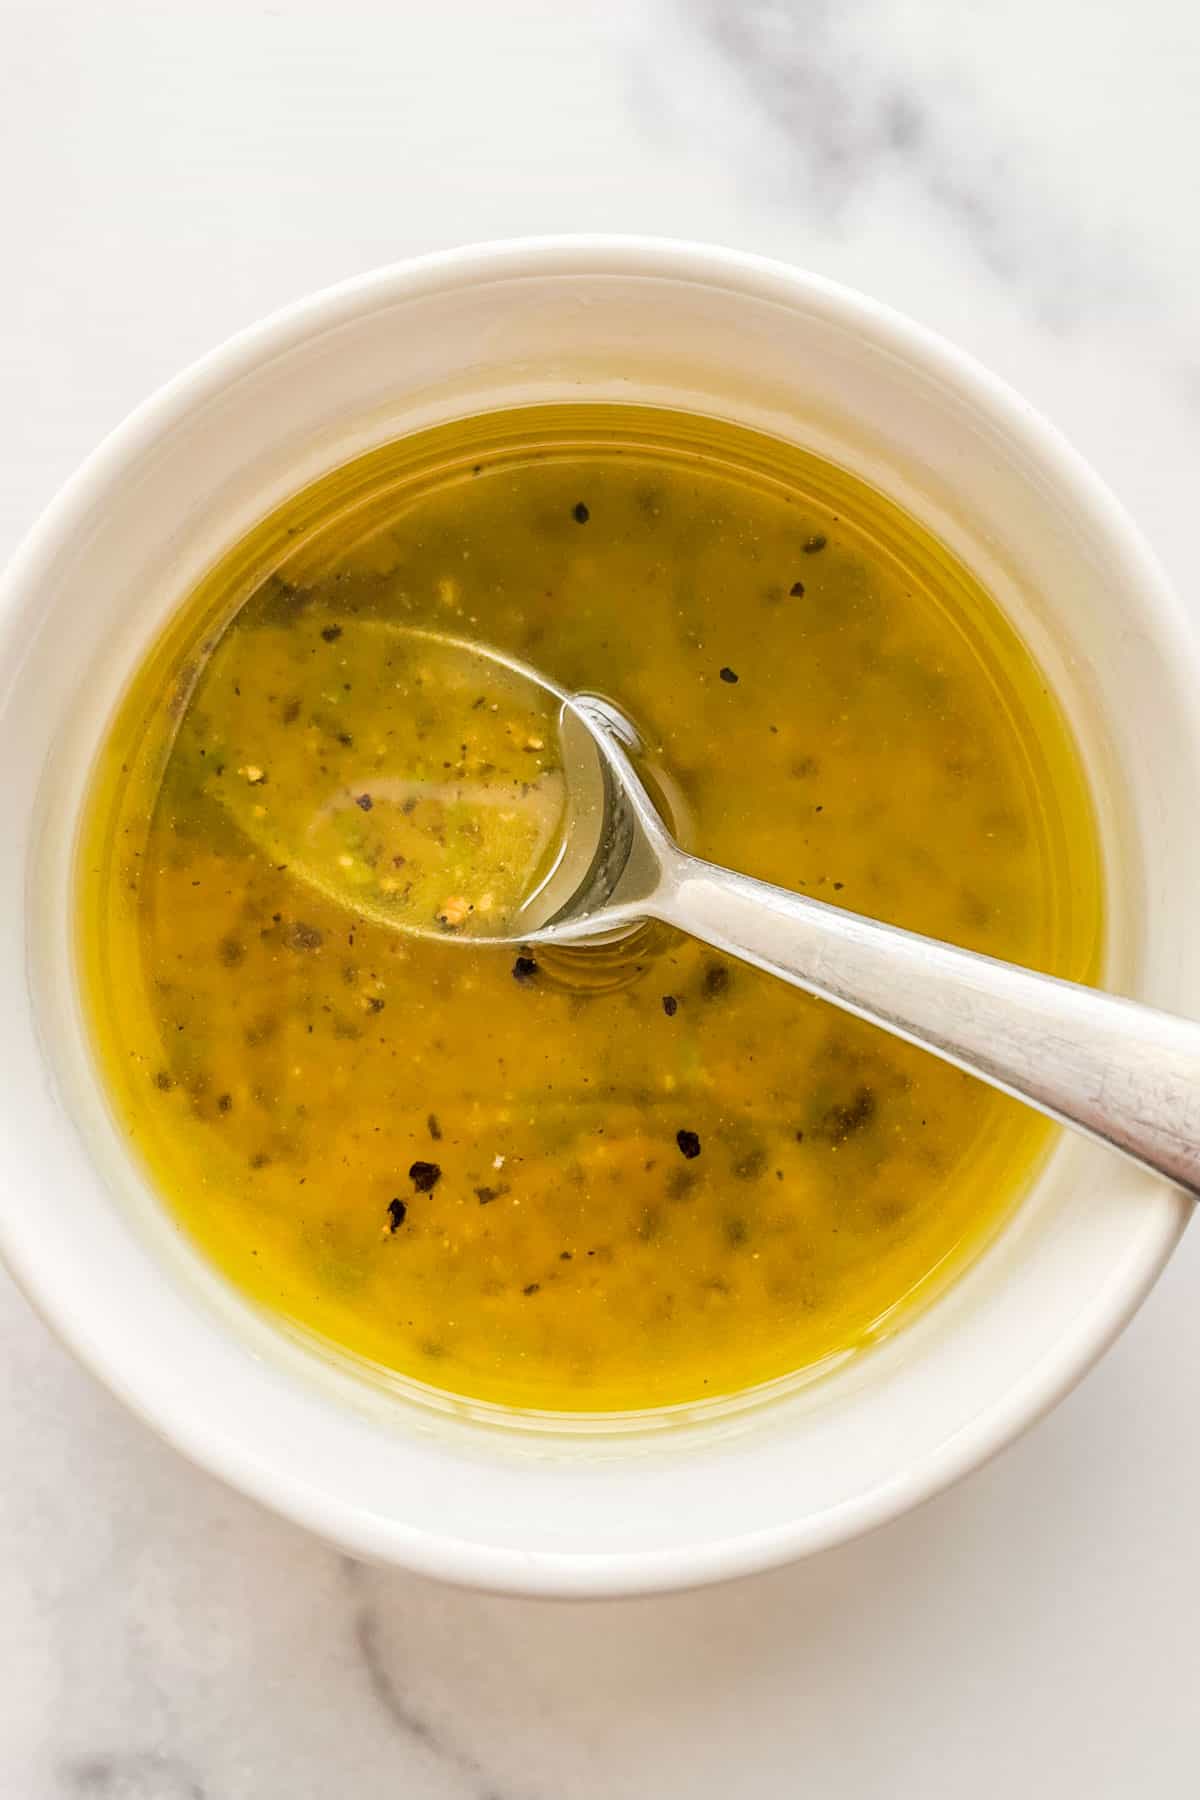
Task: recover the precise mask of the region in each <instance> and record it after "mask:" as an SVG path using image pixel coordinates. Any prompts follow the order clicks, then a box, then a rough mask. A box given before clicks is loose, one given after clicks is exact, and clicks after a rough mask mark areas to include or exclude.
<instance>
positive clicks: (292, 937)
mask: <svg viewBox="0 0 1200 1800" xmlns="http://www.w3.org/2000/svg"><path fill="white" fill-rule="evenodd" d="M283 941H284V943H285V944H286V945H287V947H288V949H289V950H319V949H320V948H321V945H322V944H323V943H324V942H325V933H324V932H323V931H321V930H320V929H319V928H318V927H317V926H316V925H306V924H305V923H304V921H303V919H297V920H296V921H295V922H294V924H291V925H289V926H288V928H287V930H286V931H285V932H284V934H283Z"/></svg>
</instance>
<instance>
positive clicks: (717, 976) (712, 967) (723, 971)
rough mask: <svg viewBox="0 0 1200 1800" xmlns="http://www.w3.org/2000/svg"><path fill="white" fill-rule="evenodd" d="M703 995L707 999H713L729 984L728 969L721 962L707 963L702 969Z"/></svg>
mask: <svg viewBox="0 0 1200 1800" xmlns="http://www.w3.org/2000/svg"><path fill="white" fill-rule="evenodd" d="M702 985H703V989H704V996H705V998H706V999H707V1000H715V999H716V998H717V995H718V994H723V993H724V992H725V990H726V988H727V987H728V986H729V970H728V969H727V968H726V967H725V965H724V964H723V963H709V965H708V967H707V969H705V971H704V981H703V984H702Z"/></svg>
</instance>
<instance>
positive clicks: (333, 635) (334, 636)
mask: <svg viewBox="0 0 1200 1800" xmlns="http://www.w3.org/2000/svg"><path fill="white" fill-rule="evenodd" d="M341 635H342V628H341V626H340V625H325V626H323V627H322V629H321V636H322V637H323V638H324V639H325V642H326V643H327V644H336V643H337V641H338V639H339V638H340V637H341Z"/></svg>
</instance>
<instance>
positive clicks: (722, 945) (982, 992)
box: [238, 622, 1200, 1196]
mask: <svg viewBox="0 0 1200 1800" xmlns="http://www.w3.org/2000/svg"><path fill="white" fill-rule="evenodd" d="M375 629H376V630H378V631H379V633H380V634H381V639H382V637H383V636H386V637H387V638H388V639H389V640H390V641H393V642H401V641H404V642H407V643H408V644H409V645H410V646H411V647H414V648H417V649H420V650H421V651H423V652H427V653H430V654H432V653H433V652H434V651H435V650H436V651H437V652H438V653H439V654H440V655H442V656H443V657H444V658H449V659H450V660H449V662H448V663H447V665H446V671H445V672H446V673H447V678H448V679H449V678H450V677H454V678H455V679H457V680H458V685H459V686H460V687H461V688H462V690H463V691H464V692H465V693H468V694H475V693H476V692H477V683H478V681H481V680H487V679H490V680H492V681H494V682H497V683H499V684H500V685H499V686H498V687H497V688H496V690H495V691H496V692H497V693H498V694H501V695H503V696H505V697H508V698H512V699H514V700H515V699H516V698H517V696H518V695H519V694H520V693H521V691H522V690H521V686H520V684H521V683H522V682H529V683H532V684H533V689H534V690H536V695H537V696H538V703H539V704H540V705H542V707H543V708H544V709H545V711H546V716H547V717H548V718H551V717H553V716H554V713H555V712H557V716H558V722H559V739H560V745H559V748H560V751H561V759H562V780H563V794H564V804H563V816H562V820H561V822H560V829H559V831H558V834H557V842H558V852H557V857H556V859H555V860H553V861H552V863H551V866H550V867H549V871H548V873H546V874H544V875H543V876H542V878H541V879H540V881H539V883H538V885H537V887H536V888H535V889H534V891H533V892H531V893H530V894H528V895H527V896H525V897H524V899H523V900H522V901H521V903H520V904H518V905H517V906H516V907H515V908H514V909H513V910H511V911H510V912H508V913H507V914H506V915H505V916H502V917H501V918H500V919H498V920H497V921H496V925H497V927H498V929H492V928H491V921H490V920H489V921H488V926H489V930H488V933H487V934H486V935H483V934H481V933H480V932H479V931H477V930H474V931H472V932H471V933H470V934H469V936H468V937H466V938H465V939H464V940H463V941H469V942H472V943H474V944H477V945H478V944H490V945H502V946H507V947H510V948H513V949H519V948H525V947H535V946H546V947H547V948H549V947H555V946H567V947H569V946H580V945H600V944H608V945H609V946H615V949H614V950H613V952H612V954H614V955H616V956H617V957H618V959H619V957H620V954H621V940H623V939H625V938H627V937H630V936H631V934H633V933H634V932H636V931H637V929H638V928H639V927H641V926H644V925H645V924H646V923H647V921H659V922H660V923H662V924H665V925H668V926H674V927H676V928H677V929H678V930H680V931H683V932H686V933H687V935H688V936H689V937H694V938H699V939H700V940H701V941H702V942H704V943H707V944H711V945H712V946H713V947H714V948H715V949H719V950H723V951H725V952H726V953H727V954H728V955H730V956H736V957H739V958H740V959H741V960H742V961H743V962H748V963H752V964H753V965H754V966H755V967H756V968H759V969H765V970H766V971H767V972H768V973H769V974H772V975H777V976H779V977H780V979H781V980H783V981H789V982H791V983H792V985H793V986H795V987H798V988H802V989H803V990H804V991H805V992H806V993H810V994H815V995H817V996H818V997H819V998H820V999H822V1000H828V1001H831V1002H832V1003H833V1004H834V1005H835V1006H840V1007H842V1008H843V1009H844V1010H845V1011H846V1012H850V1013H854V1014H856V1015H857V1016H858V1017H859V1018H861V1019H866V1020H869V1022H870V1023H871V1024H873V1025H878V1026H881V1027H882V1028H883V1029H884V1030H885V1031H890V1032H893V1033H894V1034H895V1035H896V1036H897V1037H901V1038H905V1039H907V1040H908V1042H909V1043H912V1044H917V1045H919V1046H920V1047H921V1048H922V1049H924V1050H930V1051H932V1052H933V1053H934V1055H936V1056H940V1057H942V1058H943V1059H944V1060H945V1061H946V1062H950V1063H954V1064H955V1065H956V1066H957V1067H958V1068H960V1069H965V1070H966V1071H967V1072H968V1074H971V1075H976V1076H978V1077H979V1078H980V1079H981V1080H983V1081H987V1082H990V1083H991V1084H992V1086H993V1087H997V1088H1000V1089H1001V1090H1002V1091H1003V1092H1004V1093H1007V1094H1011V1095H1013V1096H1015V1097H1016V1098H1017V1099H1019V1100H1023V1101H1025V1102H1026V1103H1027V1104H1028V1105H1030V1106H1034V1107H1036V1108H1037V1109H1038V1110H1039V1111H1041V1112H1043V1113H1047V1114H1048V1115H1049V1116H1050V1117H1051V1118H1052V1119H1057V1120H1058V1121H1059V1122H1060V1123H1061V1124H1064V1125H1069V1126H1071V1127H1073V1128H1074V1129H1075V1130H1077V1131H1082V1132H1084V1133H1086V1134H1087V1135H1088V1136H1090V1137H1093V1138H1096V1139H1098V1140H1099V1141H1100V1142H1101V1143H1103V1144H1107V1145H1109V1146H1111V1147H1112V1148H1113V1149H1115V1150H1119V1151H1121V1152H1122V1153H1123V1154H1124V1155H1126V1156H1127V1157H1129V1158H1131V1159H1132V1160H1133V1161H1134V1162H1136V1163H1139V1164H1140V1165H1141V1166H1142V1167H1143V1168H1146V1169H1149V1170H1152V1171H1153V1172H1154V1173H1155V1174H1157V1175H1162V1176H1165V1177H1166V1178H1167V1180H1169V1181H1172V1182H1175V1183H1176V1184H1177V1185H1178V1186H1179V1187H1181V1188H1184V1189H1186V1190H1187V1191H1188V1192H1189V1193H1191V1194H1194V1195H1197V1196H1200V1024H1197V1023H1195V1022H1193V1021H1192V1020H1189V1019H1182V1018H1179V1017H1177V1016H1175V1015H1174V1014H1171V1013H1164V1012H1158V1011H1155V1010H1154V1009H1153V1008H1151V1007H1148V1006H1142V1005H1140V1004H1138V1003H1137V1002H1134V1001H1131V1000H1124V999H1120V998H1118V997H1117V996H1115V995H1112V994H1105V993H1102V992H1100V991H1098V990H1097V989H1095V988H1089V987H1083V986H1081V985H1079V984H1078V983H1075V982H1070V981H1060V980H1058V979H1056V978H1055V977H1053V976H1050V975H1041V974H1038V973H1036V972H1034V971H1033V970H1030V969H1024V968H1020V967H1017V966H1016V965H1015V964H1012V963H1005V962H1000V961H998V960H997V959H996V958H994V957H990V956H984V955H981V954H979V953H978V952H976V951H971V950H962V949H959V948H957V947H955V946H954V945H952V944H945V943H942V942H940V941H939V940H937V939H935V938H928V937H922V936H920V935H918V934H917V933H915V932H911V931H904V930H901V929H900V928H899V927H898V926H895V925H885V924H882V923H881V922H880V921H879V920H876V919H869V918H864V917H863V916H862V915H861V914H857V913H852V912H847V911H845V910H844V909H843V908H841V907H835V906H828V905H825V904H823V903H822V902H821V901H819V900H812V899H809V898H808V897H806V896H802V895H800V894H795V893H791V892H789V891H788V890H787V889H785V888H778V887H773V886H772V885H771V884H770V883H768V882H765V881H755V880H753V879H752V878H751V877H749V876H747V875H739V874H736V873H734V872H733V871H732V870H730V869H722V868H717V867H716V866H715V865H714V864H712V863H707V862H703V861H701V860H700V859H699V858H698V857H695V856H690V855H688V854H687V853H686V852H685V851H684V850H682V849H681V848H680V846H679V845H678V844H677V843H676V842H675V840H674V838H673V837H672V836H671V834H670V832H669V831H668V829H667V827H666V825H665V824H664V823H663V819H662V816H661V814H660V812H659V810H658V808H657V806H656V805H655V803H654V801H653V800H652V799H651V797H650V794H649V793H648V791H647V789H646V786H645V784H644V782H643V780H642V778H641V776H640V775H639V773H638V771H637V769H636V768H635V766H634V762H633V761H632V760H631V754H630V753H631V752H632V753H633V755H634V756H636V755H637V753H638V750H639V748H640V746H639V744H638V739H637V734H636V732H635V730H634V727H633V726H632V725H631V724H630V722H629V721H628V720H627V719H626V718H625V717H624V715H623V714H622V713H620V712H619V711H618V710H617V708H616V707H614V706H613V705H611V704H610V703H609V702H608V701H605V700H602V699H598V698H596V697H595V696H593V695H587V694H575V695H568V694H567V693H566V692H565V691H564V690H563V689H562V688H561V687H559V686H557V684H555V683H554V682H552V681H550V680H548V679H547V678H546V677H545V676H543V675H540V674H539V673H538V672H537V671H536V670H534V669H531V668H529V667H528V666H527V665H526V664H523V663H521V662H518V661H517V660H516V659H514V658H512V657H510V656H508V655H506V654H504V653H502V652H499V651H495V650H490V649H488V648H485V647H484V646H481V645H479V644H474V643H470V642H468V641H466V640H464V639H460V638H455V637H452V636H450V635H448V634H445V635H444V634H442V633H439V632H430V631H427V630H418V629H415V628H412V627H407V626H400V625H394V624H390V623H389V624H384V623H382V622H379V623H378V624H377V625H376V627H375ZM468 670H469V671H470V673H471V677H472V678H471V680H470V681H468V682H463V680H462V679H461V678H462V677H463V676H464V674H465V673H466V672H467V671H468ZM514 683H515V685H514ZM475 704H476V705H478V704H480V702H479V700H478V699H476V701H475ZM499 704H500V702H497V705H499ZM454 735H456V736H457V735H458V734H457V732H456V733H455V734H454ZM539 743H540V740H539ZM408 785H410V786H414V791H416V784H412V783H410V784H408ZM266 810H267V809H265V808H264V807H262V806H261V805H260V806H255V807H253V808H252V809H251V812H250V813H249V814H246V813H245V809H243V815H242V816H239V818H238V822H239V824H240V825H241V826H242V829H243V830H244V831H245V832H246V833H247V835H248V836H249V837H251V838H252V839H254V840H259V841H264V842H266V841H268V839H267V833H268V830H269V820H268V821H266V822H263V821H260V819H259V815H260V814H265V813H266ZM271 847H272V852H273V854H272V860H275V859H276V855H277V854H278V853H279V852H280V850H281V844H277V843H273V842H272V844H271ZM287 848H288V858H287V860H288V862H289V866H290V867H291V869H292V872H293V874H294V876H295V877H297V878H298V879H300V880H302V881H305V882H307V883H308V884H309V885H310V886H312V887H314V888H315V889H318V890H319V891H320V892H321V893H323V894H324V895H325V896H326V898H329V899H334V900H336V901H339V902H340V903H343V904H345V905H347V906H348V907H350V908H351V910H353V911H354V912H356V913H359V914H361V915H364V916H367V917H370V918H373V919H375V920H377V921H378V922H379V923H381V924H387V925H389V926H391V927H393V928H395V929H397V930H404V931H416V932H418V933H422V934H425V935H439V936H445V931H444V930H440V929H439V925H438V922H437V920H436V918H435V917H434V916H431V917H430V918H429V919H428V920H427V921H426V922H425V923H423V924H421V923H416V922H414V921H413V920H412V918H411V917H403V918H402V917H398V916H397V909H396V908H395V906H394V905H392V904H391V903H390V902H387V901H385V899H384V898H383V897H382V896H379V895H372V894H369V893H366V892H363V891H362V890H360V889H358V888H354V887H352V886H351V885H350V883H349V880H348V878H346V877H344V876H343V874H342V872H341V868H340V863H339V862H338V861H336V860H335V861H333V862H330V861H329V860H328V859H326V860H324V861H321V860H319V859H316V858H314V857H313V856H312V855H311V853H310V852H309V851H308V850H306V847H305V845H304V844H303V843H296V844H290V845H288V846H287ZM573 954H575V955H576V956H578V952H574V953H573ZM591 955H592V957H593V958H595V956H596V952H595V951H593V952H591ZM579 967H580V970H581V973H580V982H581V985H586V984H587V983H586V980H585V978H584V976H583V974H582V967H583V965H582V963H580V964H579Z"/></svg>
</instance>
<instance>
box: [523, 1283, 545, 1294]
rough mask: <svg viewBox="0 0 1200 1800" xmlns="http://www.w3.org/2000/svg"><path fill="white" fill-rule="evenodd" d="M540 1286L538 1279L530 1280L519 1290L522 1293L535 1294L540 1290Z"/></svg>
mask: <svg viewBox="0 0 1200 1800" xmlns="http://www.w3.org/2000/svg"><path fill="white" fill-rule="evenodd" d="M541 1286H542V1284H541V1282H540V1281H531V1282H530V1283H529V1286H528V1287H523V1288H522V1289H521V1292H522V1293H523V1294H536V1293H538V1292H540V1290H541Z"/></svg>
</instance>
